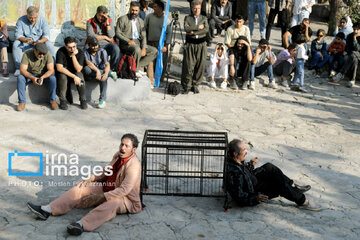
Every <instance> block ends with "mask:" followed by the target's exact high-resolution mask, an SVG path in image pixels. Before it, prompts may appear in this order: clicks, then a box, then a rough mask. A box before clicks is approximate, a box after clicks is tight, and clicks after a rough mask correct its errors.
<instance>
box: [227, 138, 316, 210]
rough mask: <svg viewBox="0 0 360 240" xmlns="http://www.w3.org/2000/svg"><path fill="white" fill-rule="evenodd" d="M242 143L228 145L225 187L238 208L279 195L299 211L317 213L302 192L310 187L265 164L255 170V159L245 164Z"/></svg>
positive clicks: (259, 202) (275, 167)
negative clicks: (294, 205)
mask: <svg viewBox="0 0 360 240" xmlns="http://www.w3.org/2000/svg"><path fill="white" fill-rule="evenodd" d="M246 155H247V150H246V146H245V143H244V142H243V141H241V140H239V139H234V140H232V141H231V142H230V143H229V144H228V155H227V165H226V176H225V187H226V191H227V192H228V193H229V194H230V196H231V198H232V200H234V201H235V202H236V203H237V204H238V205H239V206H255V205H258V204H261V203H265V202H267V201H268V200H269V199H273V198H276V197H278V196H282V197H284V198H286V199H288V200H289V201H292V202H295V203H296V204H297V206H298V207H299V208H300V209H305V210H312V211H320V210H321V207H320V206H317V205H316V204H314V202H313V201H310V200H308V199H306V197H305V195H304V192H306V191H308V190H310V188H311V186H309V185H306V186H299V185H297V184H295V183H294V181H293V180H291V179H290V178H288V177H287V176H286V175H285V174H284V173H283V172H282V171H281V170H280V169H279V168H278V167H277V166H275V165H273V164H271V163H266V164H264V165H262V166H261V167H258V168H255V165H256V164H258V163H259V160H258V158H253V159H251V160H250V162H245V158H246Z"/></svg>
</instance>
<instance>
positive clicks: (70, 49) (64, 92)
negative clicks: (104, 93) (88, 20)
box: [56, 37, 87, 110]
mask: <svg viewBox="0 0 360 240" xmlns="http://www.w3.org/2000/svg"><path fill="white" fill-rule="evenodd" d="M64 43H65V46H64V47H61V48H60V49H59V50H58V51H57V53H56V70H57V71H56V79H57V82H58V95H59V98H60V108H61V109H62V110H67V109H68V106H67V104H66V99H67V100H68V101H69V103H70V104H72V103H73V98H72V94H71V82H74V84H75V85H76V87H77V90H78V92H79V98H80V99H79V100H80V107H81V109H87V103H86V96H85V81H84V76H83V74H82V72H81V71H82V70H83V66H84V65H85V55H84V52H83V51H82V50H81V49H78V48H77V44H76V39H75V38H73V37H66V38H65V39H64Z"/></svg>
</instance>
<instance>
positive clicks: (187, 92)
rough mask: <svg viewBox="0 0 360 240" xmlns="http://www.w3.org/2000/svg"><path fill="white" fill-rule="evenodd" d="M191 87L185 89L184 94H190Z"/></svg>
mask: <svg viewBox="0 0 360 240" xmlns="http://www.w3.org/2000/svg"><path fill="white" fill-rule="evenodd" d="M189 92H190V91H189V89H184V91H183V92H182V94H189Z"/></svg>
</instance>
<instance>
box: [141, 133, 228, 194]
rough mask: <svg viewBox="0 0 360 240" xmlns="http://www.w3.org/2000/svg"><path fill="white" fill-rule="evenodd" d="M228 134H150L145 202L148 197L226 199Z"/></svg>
mask: <svg viewBox="0 0 360 240" xmlns="http://www.w3.org/2000/svg"><path fill="white" fill-rule="evenodd" d="M227 143H228V139H227V133H226V132H191V131H166V130H146V132H145V135H144V140H143V143H142V187H141V198H142V195H143V194H146V195H177V196H206V197H217V196H224V195H225V193H224V192H223V178H224V174H223V172H224V168H225V157H226V149H227Z"/></svg>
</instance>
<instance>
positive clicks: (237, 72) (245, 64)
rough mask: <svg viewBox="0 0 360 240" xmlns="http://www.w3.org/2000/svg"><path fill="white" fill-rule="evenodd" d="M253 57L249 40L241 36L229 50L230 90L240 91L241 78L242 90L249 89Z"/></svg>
mask: <svg viewBox="0 0 360 240" xmlns="http://www.w3.org/2000/svg"><path fill="white" fill-rule="evenodd" d="M252 57H253V56H252V53H251V47H250V44H249V42H248V40H247V38H246V37H244V36H240V37H239V38H238V39H237V41H236V42H235V46H233V47H232V48H230V49H229V76H230V88H232V89H234V90H238V89H239V88H238V85H239V84H240V78H241V79H242V87H241V89H242V90H245V89H247V87H248V81H249V75H250V68H251V60H252Z"/></svg>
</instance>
